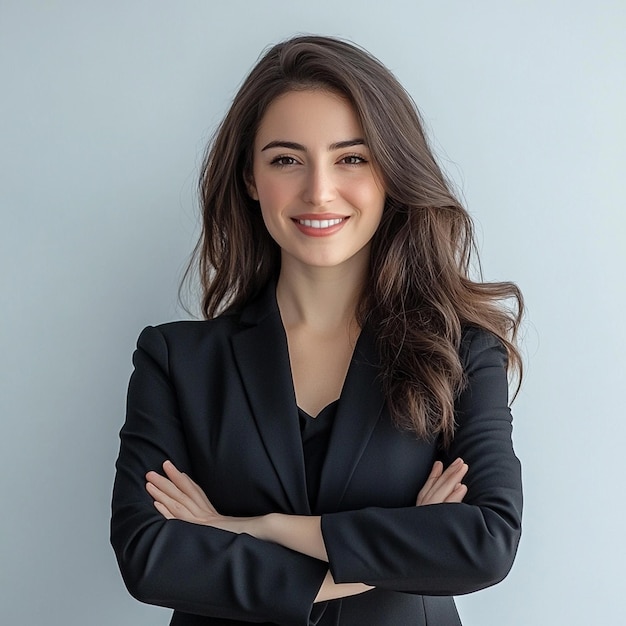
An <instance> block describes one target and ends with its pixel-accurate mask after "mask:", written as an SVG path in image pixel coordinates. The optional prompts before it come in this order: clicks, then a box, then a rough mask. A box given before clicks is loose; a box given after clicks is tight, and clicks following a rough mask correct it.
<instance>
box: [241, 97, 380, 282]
mask: <svg viewBox="0 0 626 626" xmlns="http://www.w3.org/2000/svg"><path fill="white" fill-rule="evenodd" d="M362 136H363V129H362V128H361V124H360V122H359V119H358V117H357V115H356V112H355V110H354V107H353V106H352V105H351V104H350V102H349V101H348V100H347V99H346V98H344V97H342V96H340V95H338V94H336V93H333V92H329V91H323V90H320V89H317V90H302V91H291V92H288V93H286V94H284V95H282V96H280V97H279V98H277V99H276V100H274V102H272V104H271V105H270V106H269V107H268V109H267V111H266V113H265V115H264V116H263V119H262V121H261V124H260V125H259V128H258V131H257V135H256V139H255V141H254V157H253V163H254V165H253V169H252V175H251V177H250V180H249V182H248V185H249V192H250V195H251V196H252V198H254V199H255V200H257V201H258V202H259V204H260V206H261V213H262V215H263V221H264V222H265V226H266V228H267V230H268V232H269V233H270V235H271V236H272V238H273V239H274V241H275V242H276V243H277V244H278V245H279V246H280V249H281V267H282V269H283V270H285V269H287V271H289V272H293V271H310V270H311V268H312V267H333V266H341V265H344V266H347V265H352V267H353V268H354V270H356V271H357V272H358V273H359V275H357V276H355V277H354V278H355V280H357V281H361V280H362V279H363V276H362V275H361V274H362V272H363V271H364V268H366V267H367V258H368V255H369V245H370V241H371V239H372V237H373V236H374V233H375V232H376V229H377V228H378V225H379V224H380V220H381V217H382V213H383V206H384V203H385V191H384V189H383V187H382V183H381V181H380V178H379V176H378V175H377V173H376V170H375V169H374V166H373V163H372V159H371V155H370V152H369V149H368V148H367V145H366V144H365V141H364V139H360V137H362ZM292 264H296V265H297V264H299V265H301V266H302V267H300V268H299V269H298V270H296V269H295V267H293V268H292V267H288V268H286V265H289V266H291V265H292ZM343 271H346V269H345V267H344V270H343Z"/></svg>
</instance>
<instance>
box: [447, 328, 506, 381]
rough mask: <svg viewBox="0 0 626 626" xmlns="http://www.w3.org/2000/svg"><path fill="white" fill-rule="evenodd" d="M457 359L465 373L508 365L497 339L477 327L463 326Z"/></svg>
mask: <svg viewBox="0 0 626 626" xmlns="http://www.w3.org/2000/svg"><path fill="white" fill-rule="evenodd" d="M459 357H460V359H461V363H462V365H463V369H464V370H465V372H466V373H468V374H469V373H471V371H473V370H475V369H477V368H481V367H502V368H504V369H506V367H507V363H508V356H507V350H506V347H505V345H504V344H503V343H502V341H501V340H500V338H499V337H497V336H496V335H494V334H493V333H492V332H490V331H488V330H486V329H484V328H481V327H479V326H465V327H464V329H463V333H462V335H461V345H460V348H459Z"/></svg>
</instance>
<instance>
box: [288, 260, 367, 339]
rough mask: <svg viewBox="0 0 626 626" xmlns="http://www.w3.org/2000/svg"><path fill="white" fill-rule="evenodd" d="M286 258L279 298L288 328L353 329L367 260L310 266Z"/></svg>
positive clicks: (315, 329)
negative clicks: (291, 261) (338, 264)
mask: <svg viewBox="0 0 626 626" xmlns="http://www.w3.org/2000/svg"><path fill="white" fill-rule="evenodd" d="M286 261H287V259H283V263H282V265H281V271H280V276H279V278H278V285H277V288H276V298H277V300H278V306H279V308H280V312H281V316H282V318H283V324H284V325H285V328H287V329H289V328H295V327H298V326H299V327H302V326H306V327H308V328H310V329H311V330H314V331H317V332H321V333H324V332H329V331H333V330H337V329H339V328H340V327H343V328H346V327H347V328H348V329H353V328H355V327H357V324H356V308H357V305H358V302H359V299H360V297H361V293H362V290H363V286H364V284H365V280H366V276H367V264H366V263H364V262H362V261H361V262H358V261H359V260H358V259H353V261H354V262H353V263H345V264H342V265H341V266H339V267H330V268H326V267H311V266H306V265H300V264H296V263H290V262H286Z"/></svg>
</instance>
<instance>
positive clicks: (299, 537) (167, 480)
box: [146, 459, 468, 602]
mask: <svg viewBox="0 0 626 626" xmlns="http://www.w3.org/2000/svg"><path fill="white" fill-rule="evenodd" d="M467 470H468V466H467V465H466V464H465V463H464V462H463V461H462V460H461V459H456V461H454V462H453V463H452V464H451V465H449V466H448V467H447V468H446V469H445V470H444V467H443V464H442V463H441V462H440V461H436V462H435V464H434V465H433V469H432V471H431V473H430V476H429V477H428V480H427V481H426V483H425V484H424V486H423V487H422V489H421V490H420V492H419V494H418V497H417V502H416V506H424V505H429V504H441V503H450V502H461V501H462V500H463V498H464V497H465V494H466V493H467V487H466V486H465V485H464V484H463V483H462V482H461V481H462V480H463V477H464V476H465V474H466V473H467ZM163 471H164V473H165V476H162V475H160V474H159V473H157V472H155V471H151V472H148V473H147V474H146V481H147V482H146V490H147V491H148V493H149V494H150V496H151V497H152V499H153V500H154V506H155V508H156V509H157V510H158V511H159V513H160V514H161V515H162V516H163V517H165V518H166V519H178V520H182V521H185V522H190V523H193V524H200V525H205V526H212V527H214V528H219V529H221V530H226V531H229V532H232V533H236V534H241V533H246V534H248V535H251V536H253V537H255V538H257V539H261V540H263V541H269V542H272V543H276V544H279V545H281V546H283V547H285V548H289V549H291V550H294V551H296V552H300V553H301V554H304V555H307V556H310V557H313V558H315V559H319V560H321V561H326V562H328V554H327V553H326V546H325V545H324V538H323V536H322V531H321V517H320V516H305V515H286V514H283V513H271V514H269V515H260V516H256V517H232V516H226V515H220V514H219V513H218V512H217V511H216V509H215V507H214V506H213V505H212V504H211V502H210V501H209V499H208V498H207V496H206V494H205V493H204V491H203V490H202V489H201V488H200V487H199V486H198V485H197V484H196V483H195V482H194V481H193V480H191V478H189V476H188V475H187V474H184V473H182V472H180V471H179V470H178V469H177V468H176V467H175V466H174V464H173V463H172V462H171V461H165V463H164V464H163ZM369 589H372V587H370V586H368V585H365V584H363V583H340V584H338V583H335V582H334V580H333V577H332V575H331V573H330V571H329V572H328V573H327V574H326V578H325V579H324V581H323V583H322V586H321V587H320V589H319V591H318V594H317V596H316V598H315V602H323V601H327V600H334V599H336V598H342V597H346V596H351V595H356V594H359V593H363V592H365V591H368V590H369Z"/></svg>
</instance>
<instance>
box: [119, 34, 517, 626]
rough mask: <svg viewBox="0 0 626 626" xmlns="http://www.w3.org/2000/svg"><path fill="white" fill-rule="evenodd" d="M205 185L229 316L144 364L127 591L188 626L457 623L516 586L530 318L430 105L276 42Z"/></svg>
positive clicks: (211, 306)
mask: <svg viewBox="0 0 626 626" xmlns="http://www.w3.org/2000/svg"><path fill="white" fill-rule="evenodd" d="M200 189H201V195H202V204H203V232H202V235H201V238H200V241H199V243H198V245H197V247H196V250H195V255H194V259H193V262H192V264H191V265H190V267H191V268H193V267H194V266H195V267H196V268H197V270H198V272H199V276H200V281H201V284H202V287H203V301H202V306H203V310H204V313H205V317H206V320H204V321H201V322H176V323H171V324H164V325H162V326H159V327H157V328H151V327H148V328H146V329H145V330H144V331H143V333H142V334H141V336H140V337H139V341H138V345H137V350H136V352H135V355H134V364H135V371H134V373H133V375H132V378H131V381H130V386H129V392H128V409H127V417H126V423H125V424H124V427H123V428H122V431H121V447H120V454H119V458H118V461H117V474H116V480H115V487H114V493H113V517H112V523H111V540H112V543H113V546H114V549H115V551H116V555H117V558H118V562H119V565H120V569H121V572H122V575H123V577H124V580H125V582H126V584H127V586H128V589H129V590H130V592H131V593H132V594H133V595H134V596H135V597H137V598H138V599H140V600H142V601H145V602H150V603H154V604H160V605H163V606H168V607H172V608H173V609H175V612H174V615H173V617H172V621H171V624H175V625H178V626H192V625H193V626H200V625H206V626H209V625H225V624H251V623H259V622H263V623H266V624H284V625H306V624H319V626H331V625H333V626H350V625H359V626H360V625H362V624H368V626H377V625H381V626H382V625H384V626H387V625H389V624H403V625H404V624H406V625H407V626H408V625H416V626H420V625H421V626H425V625H431V626H432V625H437V626H440V625H444V626H448V625H454V624H459V623H460V622H459V617H458V614H457V612H456V608H455V605H454V600H453V598H452V596H453V595H454V594H457V593H469V592H472V591H475V590H477V589H481V588H484V587H486V586H489V585H492V584H494V583H497V582H498V581H500V580H501V579H502V578H503V577H504V576H506V574H507V573H508V571H509V568H510V567H511V564H512V562H513V559H514V556H515V552H516V549H517V543H518V541H519V536H520V524H521V505H522V496H521V482H520V466H519V462H518V460H517V458H516V456H515V453H514V451H513V447H512V444H511V415H510V411H509V408H508V382H507V371H510V370H515V369H516V368H519V366H520V359H519V354H518V351H517V349H516V346H515V336H516V332H517V328H518V325H519V322H520V317H521V311H522V300H521V295H520V293H519V291H518V290H517V288H516V287H515V285H513V284H511V283H495V284H494V283H491V284H487V283H482V282H479V281H476V280H472V278H471V277H470V275H469V264H470V252H471V251H472V245H473V237H472V224H471V221H470V218H469V216H468V214H467V212H466V211H465V209H464V208H463V207H462V206H461V204H460V203H459V201H458V200H457V199H456V198H455V197H454V195H453V194H452V192H451V191H450V189H449V188H448V186H447V185H446V182H445V179H444V177H443V175H442V173H441V170H440V169H439V167H438V165H437V164H436V162H435V160H434V158H433V155H432V153H431V151H430V149H429V147H428V145H427V142H426V140H425V137H424V134H423V131H422V128H421V125H420V121H419V116H418V114H417V111H416V110H415V108H414V105H413V103H412V101H411V99H410V98H409V97H408V96H407V94H406V93H405V92H404V90H403V89H402V87H401V86H400V85H399V84H398V82H397V81H396V79H395V78H394V77H393V75H392V74H391V73H390V72H389V71H388V70H387V69H386V68H384V67H383V66H382V65H381V64H380V63H379V62H378V61H377V60H376V59H374V58H373V57H371V56H370V55H369V54H368V53H366V52H365V51H363V50H361V49H359V48H358V47H356V46H354V45H353V44H350V43H347V42H344V41H340V40H337V39H333V38H328V37H313V36H309V37H297V38H294V39H291V40H289V41H286V42H284V43H281V44H278V45H276V46H274V47H272V48H271V49H270V50H269V51H268V52H267V53H266V54H265V55H264V56H263V57H262V59H261V60H260V61H259V63H258V64H257V65H256V67H255V68H254V69H253V70H252V72H251V74H250V75H249V76H248V78H247V79H246V80H245V81H244V84H243V86H242V87H241V89H240V91H239V92H238V94H237V95H236V97H235V99H234V102H233V104H232V106H231V108H230V110H229V112H228V114H227V116H226V118H225V119H224V121H223V123H222V124H221V126H220V128H219V129H218V131H217V133H216V136H215V138H214V141H213V142H212V144H211V145H210V147H209V150H208V152H207V156H206V159H205V162H204V166H203V171H202V175H201V181H200ZM507 298H512V299H513V300H514V301H515V302H516V303H517V309H516V310H513V311H511V310H508V309H506V308H504V307H503V306H501V305H500V301H501V300H503V299H507Z"/></svg>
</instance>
